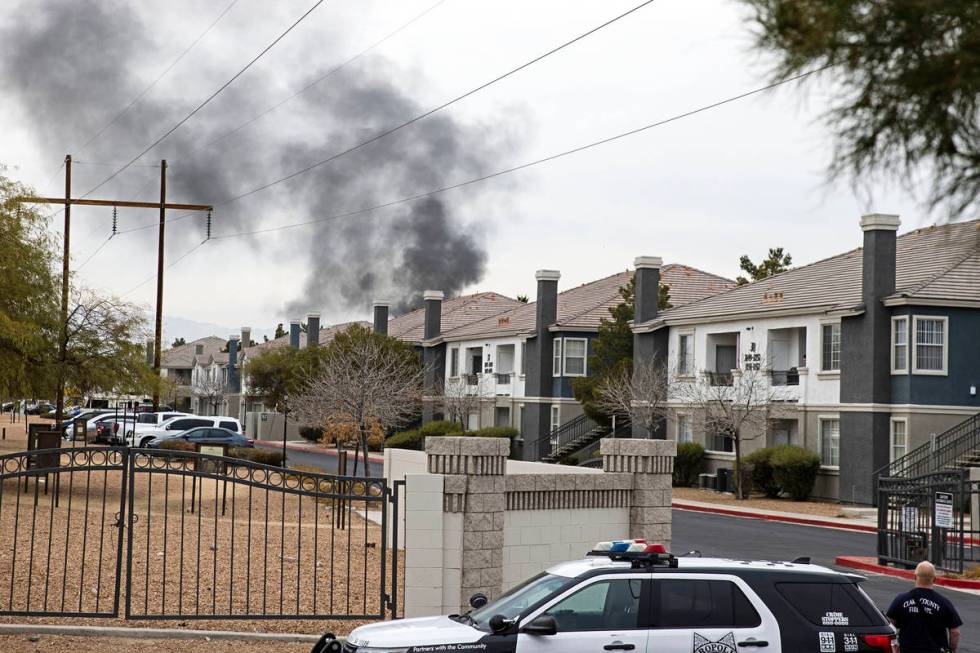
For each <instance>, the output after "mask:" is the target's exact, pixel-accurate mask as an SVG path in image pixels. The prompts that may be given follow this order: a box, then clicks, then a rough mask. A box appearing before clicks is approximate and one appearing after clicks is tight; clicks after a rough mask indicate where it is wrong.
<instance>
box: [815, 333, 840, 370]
mask: <svg viewBox="0 0 980 653" xmlns="http://www.w3.org/2000/svg"><path fill="white" fill-rule="evenodd" d="M828 326H836V327H837V333H838V336H837V342H838V346H839V350H838V352H837V367H836V368H826V367H824V360H823V344H824V342H823V341H824V336H823V331H824V328H825V327H828ZM843 351H844V334H843V332H842V331H841V323H840V320H832V321H826V322H821V323H820V354H819V358H820V372H822V373H824V374H840V363H841V355H842V354H843Z"/></svg>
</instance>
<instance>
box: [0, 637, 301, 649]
mask: <svg viewBox="0 0 980 653" xmlns="http://www.w3.org/2000/svg"><path fill="white" fill-rule="evenodd" d="M31 640H36V641H31ZM311 646H312V645H311V644H308V643H306V642H249V641H241V640H212V641H207V640H205V639H129V638H123V637H107V638H100V637H63V636H60V635H41V636H36V635H35V636H31V635H0V651H11V652H13V651H17V653H63V652H64V651H72V652H73V653H103V652H115V651H120V650H125V651H126V652H127V653H160V651H167V652H168V653H169V652H173V653H184V652H186V651H194V652H195V653H197V652H203V651H207V652H208V653H212V652H215V653H220V652H222V651H229V652H230V651H234V652H235V653H307V652H308V651H309V650H310V648H311Z"/></svg>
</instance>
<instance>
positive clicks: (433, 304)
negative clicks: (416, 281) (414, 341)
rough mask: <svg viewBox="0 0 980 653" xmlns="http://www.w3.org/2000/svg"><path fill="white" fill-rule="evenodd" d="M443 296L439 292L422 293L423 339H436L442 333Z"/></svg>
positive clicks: (428, 291)
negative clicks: (423, 303) (423, 306)
mask: <svg viewBox="0 0 980 653" xmlns="http://www.w3.org/2000/svg"><path fill="white" fill-rule="evenodd" d="M445 297H446V296H445V295H444V294H443V292H442V291H441V290H426V291H425V292H424V293H422V299H423V300H424V301H425V328H424V332H423V336H422V337H423V339H425V340H429V339H430V338H437V337H438V336H439V334H440V333H442V300H443V299H445Z"/></svg>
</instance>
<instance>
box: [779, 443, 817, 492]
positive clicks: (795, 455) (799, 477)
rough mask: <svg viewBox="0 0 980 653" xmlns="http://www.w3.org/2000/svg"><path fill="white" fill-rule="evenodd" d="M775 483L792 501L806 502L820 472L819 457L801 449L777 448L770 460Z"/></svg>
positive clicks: (792, 447)
mask: <svg viewBox="0 0 980 653" xmlns="http://www.w3.org/2000/svg"><path fill="white" fill-rule="evenodd" d="M770 461H771V464H772V471H773V478H774V480H775V482H776V483H777V484H778V485H779V487H781V488H782V489H783V491H784V492H786V493H787V494H789V495H790V497H792V498H793V500H794V501H806V500H807V499H809V498H810V495H811V494H812V493H813V486H814V485H815V484H816V482H817V473H818V472H819V471H820V456H818V455H817V454H815V453H813V452H812V451H809V450H808V449H803V448H802V447H794V446H783V447H778V448H777V450H776V451H774V452H773V454H772V457H771V458H770Z"/></svg>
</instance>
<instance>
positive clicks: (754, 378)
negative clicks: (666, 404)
mask: <svg viewBox="0 0 980 653" xmlns="http://www.w3.org/2000/svg"><path fill="white" fill-rule="evenodd" d="M726 381H727V379H726V378H725V377H722V378H721V379H719V378H718V377H715V376H713V375H711V374H708V373H706V372H702V373H701V374H700V375H699V376H698V377H697V378H695V379H694V380H693V381H692V380H690V379H683V380H678V381H676V382H675V383H674V384H672V385H673V391H672V392H673V394H674V395H675V396H676V397H677V398H679V399H681V400H682V401H683V402H684V403H686V404H688V405H689V406H690V407H691V408H693V409H695V410H696V411H697V412H698V414H699V416H700V419H701V420H702V422H703V424H704V430H705V434H706V435H709V434H714V435H718V436H721V437H723V438H726V439H728V440H730V441H731V442H732V449H733V450H734V452H735V470H734V471H735V496H736V497H738V498H740V499H746V498H748V492H747V491H744V490H746V488H743V484H742V480H743V478H742V476H743V474H742V473H741V472H742V445H743V443H745V442H747V441H751V440H755V439H756V438H759V437H761V436H764V435H765V434H766V432H767V430H768V425H769V416H770V414H771V413H772V407H773V401H774V395H773V389H772V385H771V384H770V382H769V372H768V370H766V369H762V368H759V369H747V370H741V371H739V370H736V371H735V373H734V374H733V375H732V377H731V384H730V385H728V384H727V383H726Z"/></svg>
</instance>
